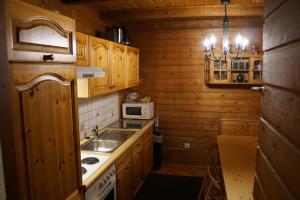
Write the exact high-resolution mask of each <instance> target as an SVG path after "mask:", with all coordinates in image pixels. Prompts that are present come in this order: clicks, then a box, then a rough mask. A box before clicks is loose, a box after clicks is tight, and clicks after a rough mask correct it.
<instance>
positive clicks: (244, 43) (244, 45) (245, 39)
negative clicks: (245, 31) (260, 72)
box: [242, 38, 249, 51]
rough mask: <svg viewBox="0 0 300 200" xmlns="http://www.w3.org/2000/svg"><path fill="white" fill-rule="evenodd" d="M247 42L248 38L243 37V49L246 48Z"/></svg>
mask: <svg viewBox="0 0 300 200" xmlns="http://www.w3.org/2000/svg"><path fill="white" fill-rule="evenodd" d="M248 44H249V40H248V39H247V38H244V39H243V47H242V50H243V51H245V50H246V47H247V46H248Z"/></svg>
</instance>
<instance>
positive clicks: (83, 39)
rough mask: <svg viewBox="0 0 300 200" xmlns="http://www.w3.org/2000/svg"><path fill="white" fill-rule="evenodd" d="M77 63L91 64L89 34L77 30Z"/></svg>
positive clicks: (80, 64)
mask: <svg viewBox="0 0 300 200" xmlns="http://www.w3.org/2000/svg"><path fill="white" fill-rule="evenodd" d="M76 65H79V66H89V65H90V52H89V36H88V35H87V34H84V33H80V32H76Z"/></svg>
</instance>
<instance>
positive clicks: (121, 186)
mask: <svg viewBox="0 0 300 200" xmlns="http://www.w3.org/2000/svg"><path fill="white" fill-rule="evenodd" d="M116 171H117V198H118V200H131V199H132V197H133V194H132V169H131V151H130V149H129V150H127V151H126V152H125V153H124V154H123V155H122V156H121V158H120V159H119V160H117V161H116Z"/></svg>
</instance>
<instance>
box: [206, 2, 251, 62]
mask: <svg viewBox="0 0 300 200" xmlns="http://www.w3.org/2000/svg"><path fill="white" fill-rule="evenodd" d="M221 2H222V4H223V5H224V8H225V16H224V18H223V45H222V51H221V55H220V56H216V55H215V49H216V41H217V39H216V37H215V36H214V34H211V37H210V38H205V40H204V42H203V44H204V52H205V54H206V57H208V58H209V59H210V60H213V61H215V62H220V61H221V60H222V59H224V60H225V61H226V60H227V58H230V59H231V60H239V59H240V58H243V57H244V55H245V52H246V51H247V47H248V44H249V40H248V39H247V38H246V37H243V36H242V35H241V34H238V35H237V36H236V39H235V43H236V45H235V47H236V55H235V56H232V55H231V54H232V48H231V47H232V45H230V44H229V39H228V38H229V36H228V32H229V17H228V16H227V5H228V4H229V2H230V0H221ZM253 48H254V50H253V51H255V46H254V45H253ZM210 52H211V53H210Z"/></svg>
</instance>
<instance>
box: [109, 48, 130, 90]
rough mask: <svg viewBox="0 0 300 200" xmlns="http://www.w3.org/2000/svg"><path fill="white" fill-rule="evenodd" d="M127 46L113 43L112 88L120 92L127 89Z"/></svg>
mask: <svg viewBox="0 0 300 200" xmlns="http://www.w3.org/2000/svg"><path fill="white" fill-rule="evenodd" d="M125 53H126V46H124V45H121V44H118V43H115V42H111V88H112V90H120V89H123V88H124V87H125Z"/></svg>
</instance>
